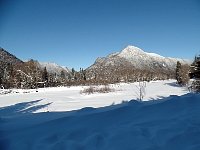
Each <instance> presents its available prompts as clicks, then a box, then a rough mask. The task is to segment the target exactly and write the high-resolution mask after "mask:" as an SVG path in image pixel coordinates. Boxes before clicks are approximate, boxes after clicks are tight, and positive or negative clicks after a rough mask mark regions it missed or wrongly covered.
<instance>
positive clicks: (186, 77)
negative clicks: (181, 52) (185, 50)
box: [176, 56, 200, 93]
mask: <svg viewBox="0 0 200 150" xmlns="http://www.w3.org/2000/svg"><path fill="white" fill-rule="evenodd" d="M176 80H177V83H178V84H179V85H182V86H185V85H188V88H189V89H190V90H191V91H192V92H197V93H199V92H200V56H196V57H195V59H194V61H193V63H192V64H191V65H190V66H189V65H186V64H184V65H183V64H181V63H180V62H179V61H178V62H177V65H176Z"/></svg>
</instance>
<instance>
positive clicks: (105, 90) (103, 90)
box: [80, 85, 115, 94]
mask: <svg viewBox="0 0 200 150" xmlns="http://www.w3.org/2000/svg"><path fill="white" fill-rule="evenodd" d="M114 91H115V90H114V89H113V88H110V87H109V86H108V85H105V86H103V87H93V86H90V87H89V88H85V89H83V90H82V91H81V92H80V93H81V94H83V93H86V94H93V93H109V92H114Z"/></svg>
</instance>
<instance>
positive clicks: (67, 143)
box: [0, 94, 200, 150]
mask: <svg viewBox="0 0 200 150" xmlns="http://www.w3.org/2000/svg"><path fill="white" fill-rule="evenodd" d="M35 102H37V101H35ZM32 103H34V102H32ZM26 107H29V109H28V111H24V108H26ZM37 107H38V106H37ZM41 107H45V106H41ZM35 109H37V108H35V106H33V107H32V104H31V102H29V103H20V104H16V105H13V106H9V107H4V108H1V109H0V149H1V150H97V149H101V150H129V149H131V150H179V149H180V150H199V149H200V95H195V94H186V95H183V96H170V97H167V98H163V99H160V100H153V101H147V102H138V101H135V100H132V101H130V102H124V103H122V104H119V105H112V106H108V107H103V108H98V109H97V108H83V109H81V110H78V111H70V112H57V113H56V112H45V113H32V110H35ZM26 110H27V109H26Z"/></svg>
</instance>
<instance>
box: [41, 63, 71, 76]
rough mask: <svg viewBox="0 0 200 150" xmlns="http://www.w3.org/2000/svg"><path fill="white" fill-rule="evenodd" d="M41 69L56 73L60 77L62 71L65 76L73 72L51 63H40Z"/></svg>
mask: <svg viewBox="0 0 200 150" xmlns="http://www.w3.org/2000/svg"><path fill="white" fill-rule="evenodd" d="M39 67H41V68H42V69H43V68H45V67H46V69H47V71H48V72H49V73H52V74H55V73H56V74H57V75H60V74H61V71H63V72H64V73H65V74H69V73H70V72H71V70H70V69H68V68H67V67H63V66H59V65H58V64H56V63H51V62H39Z"/></svg>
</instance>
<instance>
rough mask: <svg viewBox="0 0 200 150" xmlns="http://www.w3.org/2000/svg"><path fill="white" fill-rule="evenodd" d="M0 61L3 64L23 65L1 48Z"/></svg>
mask: <svg viewBox="0 0 200 150" xmlns="http://www.w3.org/2000/svg"><path fill="white" fill-rule="evenodd" d="M0 61H1V62H4V63H12V64H17V63H23V61H22V60H20V59H19V58H17V57H16V56H14V55H13V54H11V53H9V52H8V51H6V50H5V49H3V48H0Z"/></svg>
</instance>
